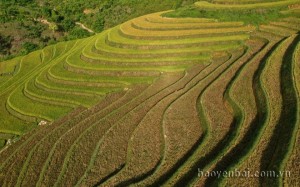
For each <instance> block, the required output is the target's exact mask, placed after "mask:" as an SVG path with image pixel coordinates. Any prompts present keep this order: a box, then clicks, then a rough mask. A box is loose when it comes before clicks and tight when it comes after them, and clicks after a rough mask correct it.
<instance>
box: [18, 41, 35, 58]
mask: <svg viewBox="0 0 300 187" xmlns="http://www.w3.org/2000/svg"><path fill="white" fill-rule="evenodd" d="M37 48H38V45H37V44H34V43H31V42H25V43H23V44H22V51H21V53H22V54H23V55H26V54H28V53H30V52H32V51H34V50H36V49H37Z"/></svg>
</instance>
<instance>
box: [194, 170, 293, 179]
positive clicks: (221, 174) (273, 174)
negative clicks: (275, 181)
mask: <svg viewBox="0 0 300 187" xmlns="http://www.w3.org/2000/svg"><path fill="white" fill-rule="evenodd" d="M198 177H213V178H230V177H231V178H238V177H243V178H253V177H255V178H261V177H266V178H279V177H291V172H290V171H250V170H248V169H246V170H244V171H239V170H237V169H234V170H230V171H203V170H201V169H199V168H198Z"/></svg>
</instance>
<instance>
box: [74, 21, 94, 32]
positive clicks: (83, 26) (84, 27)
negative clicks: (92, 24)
mask: <svg viewBox="0 0 300 187" xmlns="http://www.w3.org/2000/svg"><path fill="white" fill-rule="evenodd" d="M75 24H76V25H79V26H80V27H81V28H83V29H84V30H86V31H88V32H90V33H95V32H94V31H93V30H92V29H89V28H87V27H86V26H85V25H84V24H82V23H80V22H75Z"/></svg>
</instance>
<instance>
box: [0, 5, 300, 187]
mask: <svg viewBox="0 0 300 187" xmlns="http://www.w3.org/2000/svg"><path fill="white" fill-rule="evenodd" d="M21 2H22V1H19V2H18V3H21ZM24 2H28V1H24ZM38 2H39V3H43V1H38ZM66 2H67V1H66ZM66 2H64V3H66ZM69 2H70V3H71V2H73V1H69ZM76 2H80V1H76ZM104 2H106V1H103V3H104ZM109 2H110V1H107V2H106V3H108V4H109ZM121 2H123V3H127V4H130V3H129V1H119V3H121ZM153 2H154V3H155V5H156V6H157V5H158V1H157V2H156V1H152V3H153ZM52 3H53V2H52ZM57 3H58V1H57ZM64 3H60V5H58V4H56V6H58V7H60V6H63V4H64ZM73 3H75V0H74V2H73ZM82 3H83V4H84V2H82ZM131 3H133V1H132V2H131ZM159 3H160V4H164V2H161V1H160V2H159ZM168 3H170V2H169V1H166V4H168ZM181 3H182V1H177V2H176V3H175V4H174V1H173V3H172V6H173V7H177V8H178V9H177V10H175V11H163V12H156V13H152V14H147V15H143V16H140V17H136V18H133V19H130V20H129V21H125V22H124V23H122V24H120V25H116V26H114V27H112V28H108V29H106V30H104V31H102V32H100V33H98V34H95V35H92V36H89V37H87V38H84V39H75V40H72V41H65V42H59V43H56V44H55V45H50V46H47V47H45V48H43V49H40V50H37V51H34V52H30V53H29V51H31V50H34V49H37V48H38V47H39V46H38V45H34V44H32V43H30V42H28V43H24V44H22V45H24V46H23V50H25V49H27V51H25V52H24V53H29V54H27V55H25V56H22V57H17V58H13V59H10V60H7V61H4V62H2V63H0V98H1V99H0V149H1V147H3V148H2V149H1V150H0V186H3V187H8V186H32V185H35V186H38V187H40V186H130V185H133V186H180V187H181V186H274V187H277V186H297V185H298V184H299V183H300V180H299V174H300V168H299V167H298V166H299V163H300V155H299V151H300V146H299V141H300V131H299V125H300V113H299V111H300V32H299V31H300V15H299V10H300V1H298V0H285V1H280V0H278V1H275V0H268V1H266V2H265V1H261V0H244V1H237V0H214V1H212V2H197V3H195V4H194V5H192V6H191V5H186V6H184V7H181V8H180V7H179V5H181ZM83 4H82V6H83ZM50 5H51V4H50V3H49V6H50ZM123 5H125V4H123ZM141 5H144V6H145V4H143V1H142V2H141ZM141 5H138V4H136V5H135V6H136V7H138V6H141ZM155 5H152V4H151V5H149V7H151V9H150V8H149V7H148V8H149V11H153V10H157V9H156V8H153V7H154V6H155ZM169 5H171V4H168V6H169ZM107 6H108V5H107ZM116 6H118V5H115V4H112V5H109V6H108V7H110V8H111V9H114V8H115V7H116ZM163 6H165V5H163ZM166 6H167V5H166ZM58 7H57V8H55V9H54V10H56V11H57V12H60V11H59V8H58ZM90 8H91V7H90ZM110 8H105V10H108V9H110ZM139 8H140V9H142V8H144V9H145V10H143V11H148V8H145V7H142V6H141V7H139ZM128 12H130V11H128ZM131 13H132V14H133V15H134V12H131ZM137 14H140V13H137ZM73 15H76V14H75V13H74V14H71V13H70V18H71V17H72V16H73ZM87 15H90V14H87ZM104 15H106V14H104ZM128 15H129V13H128ZM109 16H111V18H113V17H114V16H113V14H112V15H109ZM109 16H108V17H109ZM58 17H61V18H59V19H61V22H63V21H64V20H65V18H62V17H63V16H62V15H60V14H58ZM264 17H268V19H263V18H264ZM72 19H73V18H72ZM80 19H82V20H83V19H84V18H80ZM107 19H108V18H107ZM120 19H126V18H120ZM49 20H50V18H49ZM82 20H80V21H81V22H83V21H82ZM99 20H101V19H99ZM113 20H118V19H117V18H116V17H114V19H113ZM52 21H53V20H52ZM101 22H102V21H101ZM116 22H118V21H116ZM52 23H58V22H55V21H53V22H52ZM70 23H73V22H70ZM104 23H105V24H107V26H108V25H109V22H107V21H106V18H104ZM105 24H104V28H105V27H106V26H105ZM111 24H112V25H115V23H113V21H112V22H111ZM52 26H53V30H57V29H58V27H59V24H57V25H56V26H57V27H55V25H52ZM73 26H74V25H73ZM77 29H79V30H80V28H77ZM93 29H95V28H93ZM101 29H103V28H100V30H101ZM79 30H78V31H76V30H75V31H74V29H72V24H71V25H70V32H79ZM55 32H57V31H55ZM55 32H54V33H55ZM68 37H71V35H69V36H68ZM82 37H83V35H82ZM10 40H11V38H10V37H6V36H3V37H2V41H4V42H3V46H6V45H9V43H10V42H9V41H10ZM4 53H5V50H4ZM200 171H203V172H204V173H205V172H210V174H211V175H210V176H208V175H205V174H204V175H203V176H199V174H201V173H200ZM235 171H240V172H243V174H244V175H245V172H246V174H249V176H232V173H236V172H235ZM248 171H249V172H248ZM215 172H222V173H221V175H220V176H218V175H216V174H215V175H213V173H215ZM229 172H231V177H228V176H230V174H229ZM256 172H258V173H256ZM225 173H227V174H226V175H225ZM257 175H259V176H257ZM267 175H268V176H267ZM270 175H271V176H270Z"/></svg>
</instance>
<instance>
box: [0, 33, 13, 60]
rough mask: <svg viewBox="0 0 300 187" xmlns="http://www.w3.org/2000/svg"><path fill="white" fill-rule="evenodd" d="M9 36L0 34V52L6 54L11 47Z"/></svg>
mask: <svg viewBox="0 0 300 187" xmlns="http://www.w3.org/2000/svg"><path fill="white" fill-rule="evenodd" d="M11 40H12V39H11V37H9V36H3V35H1V34H0V54H2V55H7V54H9V51H10V48H11Z"/></svg>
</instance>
